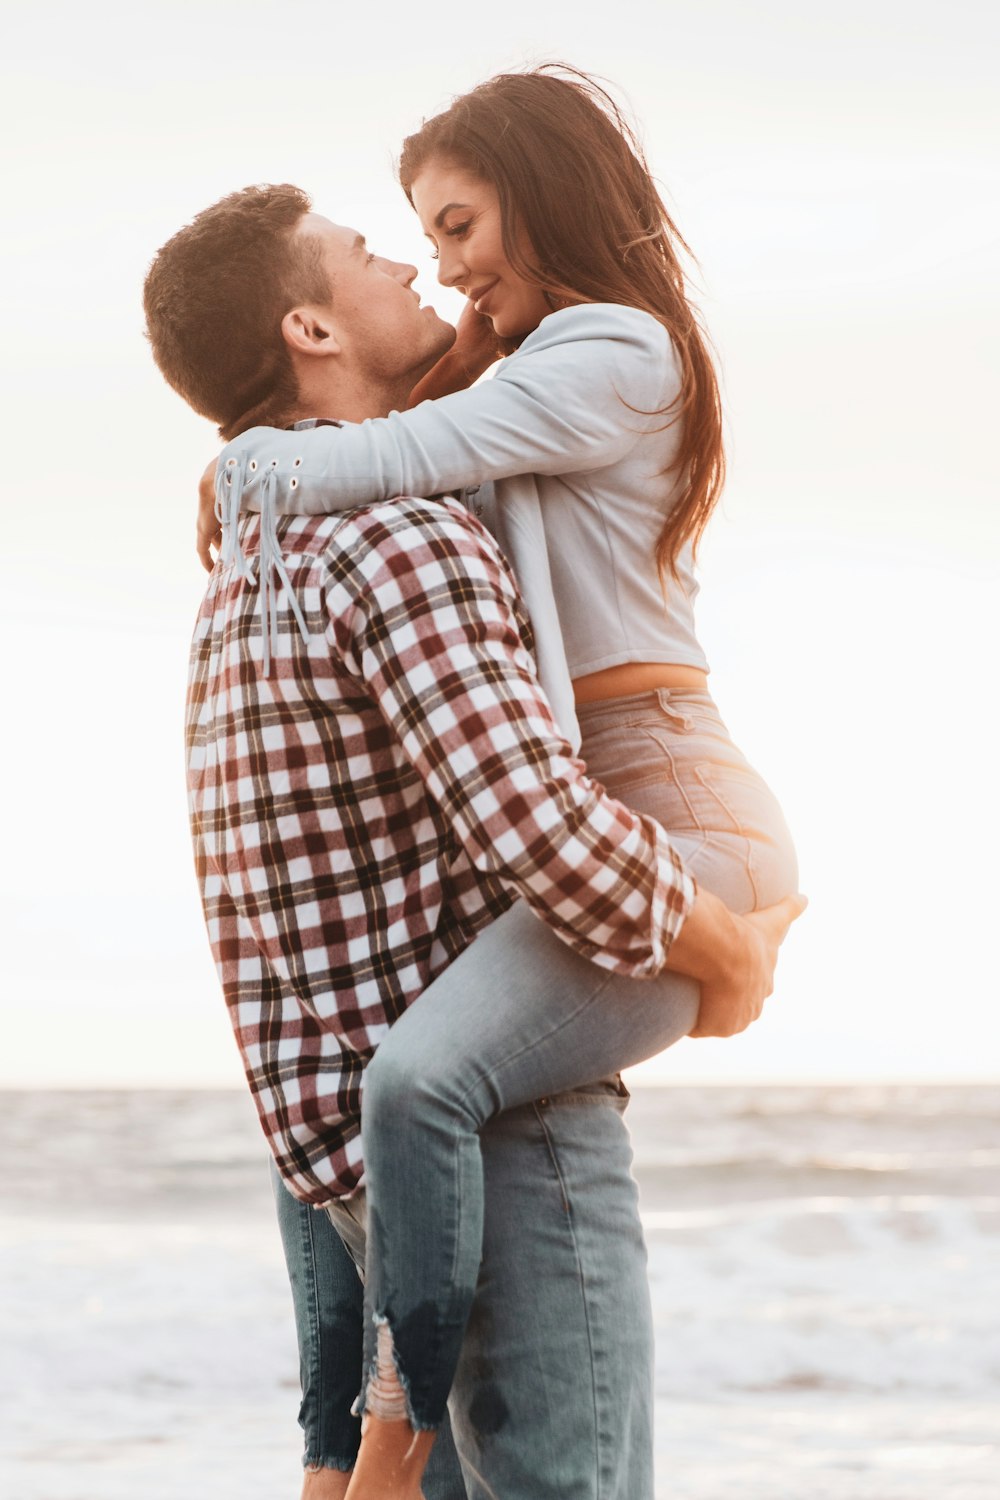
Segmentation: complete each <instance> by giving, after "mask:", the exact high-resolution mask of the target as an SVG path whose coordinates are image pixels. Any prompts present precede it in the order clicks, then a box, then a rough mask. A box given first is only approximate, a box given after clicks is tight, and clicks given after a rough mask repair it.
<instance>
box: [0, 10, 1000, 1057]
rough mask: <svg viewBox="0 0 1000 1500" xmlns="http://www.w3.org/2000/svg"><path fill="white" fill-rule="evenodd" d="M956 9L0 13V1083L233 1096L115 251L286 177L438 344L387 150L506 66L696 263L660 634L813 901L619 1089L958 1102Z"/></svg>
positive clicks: (187, 589) (982, 614) (977, 974)
mask: <svg viewBox="0 0 1000 1500" xmlns="http://www.w3.org/2000/svg"><path fill="white" fill-rule="evenodd" d="M992 9H993V8H989V7H986V6H984V5H982V4H980V3H973V0H957V3H952V4H949V5H947V6H946V5H944V4H943V3H940V4H933V5H931V4H927V3H921V0H909V3H905V4H904V3H901V0H891V3H890V0H867V3H860V0H843V3H841V4H838V5H836V6H830V5H822V6H821V5H818V4H802V3H801V0H799V3H792V0H786V3H779V0H761V3H756V4H755V3H749V4H742V3H736V0H683V3H677V4H641V3H638V0H618V3H616V4H615V5H613V6H600V7H596V6H595V7H589V8H587V7H581V6H580V5H578V4H564V3H555V4H538V3H537V0H536V3H530V4H529V3H525V0H508V3H505V4H504V5H502V6H494V7H490V8H488V9H485V10H484V9H482V8H473V9H472V10H471V11H470V10H469V8H467V7H456V6H444V5H435V4H431V5H425V6H417V5H409V6H407V7H405V9H404V8H402V7H399V8H395V7H393V6H392V5H381V6H370V5H357V4H352V5H343V4H340V3H332V0H327V3H325V4H319V3H313V0H285V3H282V4H276V3H275V4H271V3H263V0H239V3H236V0H233V3H228V0H202V3H187V0H177V3H174V4H162V3H156V0H153V3H149V4H145V5H142V6H134V7H131V8H129V9H125V8H122V7H119V6H118V5H114V6H112V5H109V4H107V3H102V0H97V3H94V4H90V5H86V6H79V5H76V4H73V5H71V4H69V3H66V0H62V3H59V4H44V3H41V4H38V5H37V6H31V7H28V6H26V5H24V6H20V7H16V8H15V7H7V8H6V9H5V14H4V20H3V35H4V46H3V48H2V49H0V50H2V60H0V116H2V118H0V124H2V126H3V130H2V136H0V141H2V145H0V151H2V155H3V163H4V167H3V171H4V191H3V202H4V210H5V212H4V220H5V223H4V230H3V236H2V252H3V256H4V266H3V277H2V285H0V296H2V334H3V349H4V360H3V371H2V377H0V378H2V380H3V413H4V419H5V420H4V428H5V438H4V443H3V476H4V481H5V482H4V522H3V554H4V588H3V593H2V596H0V610H2V623H3V627H4V639H5V642H6V649H5V653H4V656H5V662H6V672H5V687H6V692H5V701H6V712H5V714H4V723H5V728H4V732H3V739H2V743H3V757H4V760H3V776H4V780H3V786H4V793H5V801H6V817H5V830H6V837H5V839H4V845H5V858H4V860H3V864H2V874H0V879H2V882H3V890H2V914H3V922H4V938H3V951H4V960H5V961H4V981H3V1000H2V1004H3V1008H4V1018H3V1030H4V1038H5V1046H4V1049H3V1055H2V1058H0V1084H22V1085H26V1086H37V1085H47V1084H80V1085H90V1084H94V1085H99V1084H117V1083H141V1082H150V1083H185V1082H187V1083H238V1081H239V1076H240V1075H239V1070H238V1067H237V1063H236V1053H235V1047H234V1045H233V1043H232V1040H231V1037H230V1034H229V1030H228V1025H227V1023H226V1020H225V1016H224V1014H223V1009H222V1004H221V999H220V996H219V992H218V987H217V983H216V979H215V975H214V972H213V970H212V967H211V964H210V961H209V957H208V950H207V945H206V942H205V939H204V935H203V932H202V927H201V918H200V911H199V908H198V904H197V899H196V892H195V887H194V881H193V877H192V874H191V869H190V856H189V851H188V845H187V828H186V812H185V801H184V793H183V776H182V769H183V768H182V756H181V717H182V699H183V687H184V676H185V666H186V648H187V640H188V636H189V633H190V628H191V623H192V620H193V617H194V613H195V610H196V607H197V602H198V599H199V597H200V592H201V588H202V578H201V574H200V571H199V569H198V567H197V565H196V562H195V559H194V555H193V551H192V547H191V539H192V534H193V522H194V488H195V482H196V478H197V475H198V474H199V473H200V471H201V469H202V467H203V465H204V464H205V462H206V461H207V459H208V457H209V456H210V455H211V453H212V452H213V451H214V446H215V443H214V436H213V433H212V430H211V428H210V427H209V425H208V424H207V423H205V422H204V421H202V420H201V419H199V418H196V417H195V416H193V415H192V414H191V413H190V412H188V411H187V410H186V408H185V407H184V406H183V405H182V403H181V402H180V401H179V399H178V398H177V397H176V396H174V394H173V393H172V392H170V391H169V390H167V389H166V387H165V386H163V384H162V382H161V381H160V378H159V376H158V374H157V372H156V371H155V369H154V367H153V365H152V361H151V359H150V357H149V353H148V349H147V348H146V346H145V344H144V342H143V339H142V336H141V329H142V315H141V306H140V296H141V283H142V278H143V275H144V272H145V268H146V265H147V264H148V261H149V259H150V258H151V256H152V254H153V252H154V251H155V250H156V248H157V247H158V246H159V244H160V243H161V242H162V241H163V240H164V239H166V238H167V237H168V236H169V235H170V234H171V233H173V231H174V230H175V229H176V228H178V227H179V225H180V224H181V223H183V222H184V221H185V220H186V219H188V218H189V217H190V216H191V215H192V214H193V213H195V212H197V210H198V209H200V208H202V207H204V206H205V205H206V204H208V203H210V202H212V201H213V200H214V199H216V198H218V197H219V196H221V195H222V194H223V193H226V192H229V191H231V190H232V189H234V188H238V187H242V186H244V185H245V184H247V183H249V182H255V181H289V180H290V181H294V182H298V183H300V184H301V185H302V186H303V187H305V188H307V189H308V190H309V191H310V192H311V194H312V195H313V197H314V199H315V202H316V206H317V208H318V209H320V210H321V211H322V212H325V213H327V214H329V215H330V216H331V217H332V218H334V219H336V220H338V221H339V222H341V223H346V224H349V225H352V226H354V227H355V228H357V229H360V230H362V231H363V232H364V233H365V234H367V236H368V238H369V241H370V243H371V244H372V245H373V246H374V247H375V248H376V249H380V250H384V251H386V252H387V253H389V254H391V255H393V256H397V257H400V258H406V259H411V260H414V261H415V262H416V263H417V264H418V265H419V266H420V269H421V278H420V283H419V285H420V289H421V291H422V293H423V295H424V297H425V299H430V300H434V301H435V302H436V303H437V306H438V307H439V309H440V310H441V311H442V312H446V313H449V314H451V315H455V314H456V313H457V305H456V299H455V296H454V295H453V294H449V295H444V294H441V293H440V292H439V293H438V294H437V295H434V289H433V268H432V265H431V263H430V261H429V260H428V258H427V255H426V247H425V246H424V244H423V242H422V239H421V236H420V234H419V231H418V228H417V225H416V222H415V220H414V219H413V217H412V215H411V214H410V211H409V209H408V208H407V207H406V204H405V202H404V201H403V199H402V196H401V194H400V193H399V190H398V188H397V187H396V185H395V183H394V180H393V175H392V162H393V158H394V155H395V153H396V150H397V149H398V145H399V142H400V140H401V139H402V137H403V136H404V135H405V134H406V133H407V132H408V131H410V130H412V129H413V128H415V127H416V126H417V125H418V124H419V122H420V119H421V118H422V117H423V116H425V115H428V114H432V113H434V112H436V111H437V110H438V109H439V108H441V107H442V106H443V105H444V104H446V103H447V101H448V99H449V97H450V96H451V95H453V94H455V93H458V92H461V91H462V90H464V89H466V88H469V87H471V86H472V85H473V84H475V83H477V82H479V81H480V80H481V79H483V78H485V77H487V76H488V75H490V74H491V73H494V72H497V71H500V70H502V69H505V68H510V67H518V66H522V65H524V64H526V63H530V62H537V61H542V60H546V59H562V60H566V61H569V62H571V63H573V64H575V65H577V66H580V67H583V68H586V69H589V70H591V71H594V72H596V73H599V74H601V75H602V76H603V77H604V78H606V79H608V80H610V81H611V83H612V84H613V85H614V87H615V89H616V92H617V94H618V97H619V98H621V99H623V100H624V101H625V103H626V104H627V106H628V107H629V108H630V109H631V110H632V111H633V113H634V114H635V116H637V117H638V119H639V121H640V123H641V126H642V130H643V136H644V139H645V142H646V146H647V150H648V154H649V157H650V159H651V162H652V164H653V168H654V171H655V172H656V173H657V175H658V176H659V178H660V180H661V182H662V183H663V185H664V187H665V191H666V193H667V195H668V197H669V199H670V201H671V203H672V205H673V207H674V209H675V211H676V217H677V220H678V222H679V224H680V226H681V228H682V230H683V231H684V233H685V234H686V236H687V238H688V240H689V241H690V243H691V245H692V247H693V248H694V250H695V253H696V254H697V255H698V257H699V261H700V272H699V281H700V286H701V302H702V306H703V309H704V313H705V316H706V319H707V321H708V324H709V326H710V329H711V332H712V334H713V337H714V340H715V343H716V345H717V347H718V350H719V355H720V360H721V364H722V367H723V371H724V379H725V389H726V400H727V413H728V423H729V428H730V434H731V451H732V456H733V463H732V479H731V483H730V485H729V489H728V492H727V497H726V500H725V503H724V507H723V510H722V513H721V514H720V515H719V517H718V518H717V520H716V521H715V523H714V526H713V531H712V533H711V536H710V541H709V543H708V545H707V547H706V549H705V558H704V569H703V579H704V590H703V594H702V599H701V602H700V621H701V628H702V634H703V637H704V639H705V642H706V645H707V647H708V650H709V653H710V656H711V659H712V661H713V665H714V669H715V670H714V685H715V691H716V695H717V697H718V700H719V702H720V705H721V707H722V709H723V712H724V715H725V716H726V718H727V719H728V721H729V722H730V725H731V727H732V729H733V731H734V734H735V736H736V738H737V740H738V741H739V742H740V743H742V744H743V746H744V748H745V749H746V750H747V751H748V752H749V753H750V755H751V757H752V758H753V759H754V760H755V761H756V762H757V763H758V764H759V765H760V767H761V768H762V769H763V770H764V771H765V772H766V774H767V775H768V777H769V778H770V780H771V781H772V783H773V784H774V786H775V788H776V790H777V791H778V793H779V795H780V796H781V799H782V801H783V802H784V804H785V807H786V811H787V813H788V817H789V820H790V822H791V824H792V827H793V830H794V832H795V834H796V836H797V841H798V844H799V848H800V855H801V863H802V871H803V887H804V889H805V890H806V891H807V892H808V894H809V895H810V897H811V900H812V908H811V910H810V912H809V914H808V917H807V918H806V919H805V920H804V921H803V923H802V924H801V926H800V929H799V930H798V931H797V932H796V934H795V935H794V938H793V939H792V940H791V941H790V944H789V948H788V950H787V952H786V954H785V956H784V960H783V968H782V974H781V983H780V988H779V992H778V994H777V995H776V996H775V998H774V1000H773V1001H772V1003H771V1006H770V1009H769V1014H768V1016H767V1018H766V1019H765V1021H764V1022H762V1023H761V1024H760V1025H759V1026H757V1027H756V1028H754V1030H753V1031H752V1032H751V1033H750V1034H749V1035H747V1036H746V1037H745V1038H741V1039H739V1040H737V1041H734V1042H729V1043H705V1042H701V1043H686V1044H684V1045H683V1046H682V1047H681V1048H679V1049H677V1050H675V1052H673V1053H672V1054H668V1056H667V1057H666V1058H665V1059H664V1060H663V1061H662V1062H661V1063H659V1064H658V1065H657V1068H656V1072H655V1076H657V1077H663V1078H690V1077H693V1076H697V1077H707V1078H717V1079H727V1078H734V1077H738V1078H749V1077H784V1078H799V1077H801V1078H814V1077H823V1076H831V1077H838V1078H851V1077H874V1076H888V1077H924V1076H940V1077H983V1076H989V1075H993V1074H995V1072H996V1067H997V1061H998V1055H1000V1021H998V1014H1000V1011H998V1005H997V1001H998V999H1000V994H998V991H1000V986H998V984H997V979H996V971H995V961H994V954H995V938H994V933H995V929H996V918H995V910H996V898H997V895H998V889H997V888H998V881H997V876H996V850H997V847H998V834H1000V827H998V818H997V793H996V782H997V772H996V759H997V756H996V748H995V747H996V729H997V714H996V710H995V706H994V705H995V697H996V680H997V671H996V648H997V630H996V606H995V600H996V596H997V581H998V580H997V571H998V570H997V559H998V552H1000V548H998V526H997V504H996V490H997V486H996V478H995V471H996V458H995V446H996V445H995V440H993V438H992V436H991V434H992V433H994V432H995V430H996V420H995V407H996V398H997V381H996V376H995V369H996V349H997V335H998V331H1000V329H998V325H1000V318H998V302H1000V296H998V290H997V270H998V255H997V244H998V240H1000V211H998V201H1000V195H998V192H997V188H998V178H1000V173H998V168H997V161H996V154H995V147H996V142H997V139H998V121H997V119H996V115H995V112H994V109H995V106H994V105H993V96H994V94H995V79H996V55H997V54H996V40H997V37H996V30H997V22H996V12H995V10H994V11H993V15H992V18H991V16H990V13H989V12H990V10H992Z"/></svg>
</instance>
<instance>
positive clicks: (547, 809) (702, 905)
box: [341, 503, 790, 1029]
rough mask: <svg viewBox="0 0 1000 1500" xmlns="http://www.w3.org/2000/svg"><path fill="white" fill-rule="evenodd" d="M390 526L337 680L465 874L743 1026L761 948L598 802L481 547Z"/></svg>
mask: <svg viewBox="0 0 1000 1500" xmlns="http://www.w3.org/2000/svg"><path fill="white" fill-rule="evenodd" d="M408 512H412V513H415V514H416V515H417V516H418V517H420V518H421V521H420V524H418V525H414V524H413V516H412V515H409V516H408V514H407V513H408ZM397 513H398V514H399V516H400V524H399V526H398V527H397V528H396V529H394V530H393V531H392V532H391V533H388V532H387V534H386V535H385V536H384V537H383V538H381V539H379V540H378V541H377V553H373V554H372V555H373V557H374V556H376V555H377V564H376V565H374V566H373V569H372V573H371V577H370V582H369V586H368V588H367V590H366V591H365V593H364V595H363V597H362V599H361V601H359V604H358V606H357V607H356V610H355V613H354V618H353V621H352V639H353V662H351V661H349V662H348V665H351V666H353V669H354V670H355V671H356V672H357V673H358V675H359V676H360V677H361V678H362V679H363V680H364V682H365V684H366V686H367V687H368V689H369V691H371V692H372V693H374V695H375V697H376V698H377V700H378V703H379V706H380V708H381V711H382V713H383V715H384V716H385V718H386V720H387V721H388V723H389V724H390V725H391V726H392V728H393V730H394V732H395V734H396V735H397V737H398V739H399V741H400V744H401V745H402V747H403V750H404V752H405V754H406V755H407V757H408V759H409V760H410V762H411V763H412V764H413V766H414V767H415V768H416V770H417V772H418V773H419V775H420V777H421V779H422V780H423V782H424V784H425V785H426V787H427V789H428V792H429V794H430V795H431V797H432V798H433V799H434V800H435V802H436V803H437V804H438V806H439V807H440V808H441V810H442V812H443V814H444V816H445V818H446V819H447V821H448V824H449V826H450V827H451V829H452V830H453V832H454V834H455V836H456V838H457V839H458V840H459V842H460V843H461V844H462V846H463V848H464V849H465V851H466V853H467V854H468V856H469V858H470V859H471V860H472V862H473V864H474V865H475V866H476V867H477V868H478V869H480V870H482V871H484V872H488V873H491V874H494V875H496V876H498V877H499V878H500V879H502V880H503V881H504V882H505V883H507V884H508V885H510V886H512V887H513V888H515V889H516V890H517V891H518V892H519V893H520V894H521V895H522V896H523V897H524V898H525V900H527V901H528V903H529V904H530V905H531V906H532V908H533V909H534V910H535V912H536V913H537V914H538V915H539V916H540V917H541V918H542V919H543V920H544V921H546V922H547V923H548V924H549V925H550V926H551V927H552V928H553V929H554V930H555V932H556V933H557V934H558V935H559V937H560V938H562V940H563V941H564V942H566V943H568V944H569V945H570V946H571V947H573V948H575V949H577V951H579V952H581V953H583V954H584V955H585V956H586V957H587V958H589V959H590V960H591V961H592V962H594V963H596V964H598V965H600V966H601V967H604V968H608V969H612V970H614V971H615V972H617V973H621V974H627V975H631V976H633V977H637V978H638V977H643V976H647V975H652V974H656V973H658V972H659V970H660V969H662V968H663V967H665V966H667V965H668V964H669V966H670V967H677V968H679V969H680V970H681V971H682V972H685V973H690V974H692V975H693V976H694V977H696V978H699V979H701V980H702V981H703V983H704V984H705V985H706V986H708V987H709V989H710V990H711V989H712V987H713V986H714V987H715V989H716V991H718V992H719V993H722V992H723V991H724V990H726V989H727V988H729V989H732V988H733V986H734V985H735V986H736V988H737V989H740V990H741V992H742V989H743V988H745V986H746V983H747V982H749V985H750V987H751V988H752V989H753V991H754V1000H753V1004H755V1005H756V1007H757V1009H758V1010H759V1007H760V1005H761V1004H762V1003H763V993H761V991H764V993H766V992H768V990H769V985H770V970H773V957H772V959H771V962H770V965H768V962H767V952H768V944H767V943H766V942H765V940H764V939H763V938H762V936H761V935H760V934H758V933H757V932H756V931H755V930H754V929H753V928H752V927H750V928H747V927H746V924H745V923H743V922H742V920H741V919H737V918H734V917H733V916H732V914H731V913H729V912H728V911H727V910H726V908H725V907H724V906H723V905H722V903H721V902H718V901H716V900H715V899H714V898H712V897H711V896H709V895H708V894H707V893H703V894H701V895H696V891H695V887H694V883H693V881H692V880H691V879H690V877H689V876H688V874H687V873H686V871H685V869H684V866H683V864H682V862H681V860H680V858H679V857H678V855H677V854H676V852H675V850H674V849H673V847H672V846H671V843H670V840H669V838H668V836H667V835H666V834H665V833H664V831H663V830H662V829H661V828H660V827H659V825H658V824H657V823H655V822H654V821H653V820H652V819H650V818H648V817H645V816H642V815H640V814H636V813H633V812H631V811H630V810H629V809H628V808H626V807H625V806H623V804H622V803H620V802H617V801H615V800H614V799H612V798H610V797H608V796H607V795H606V794H605V793H604V792H603V790H602V789H601V788H599V787H598V786H597V785H596V784H595V783H594V782H592V781H591V780H590V779H589V778H588V777H587V775H586V772H585V769H584V767H583V766H582V765H581V763H580V762H579V761H578V760H576V759H574V757H573V755H572V752H571V750H570V747H569V746H568V744H567V743H566V742H565V740H564V739H563V738H562V736H561V735H560V733H559V730H558V728H557V727H556V724H555V722H554V720H553V718H552V714H551V710H550V708H549V705H548V703H547V702H546V700H545V697H544V695H543V693H542V691H541V688H540V686H539V684H538V679H537V676H536V673H535V668H534V663H533V661H532V658H531V656H530V653H529V651H528V649H527V647H526V645H525V643H524V640H523V637H522V633H521V624H520V622H519V619H518V609H519V605H518V601H517V596H516V591H515V588H514V585H513V580H512V579H511V577H510V574H509V572H508V571H507V569H506V567H505V566H504V564H503V562H502V560H501V558H500V556H499V554H498V552H497V550H496V546H495V543H494V542H493V540H492V538H490V537H489V536H488V534H487V533H485V532H484V531H483V530H482V528H481V527H479V526H478V525H477V524H476V523H475V522H473V521H472V520H471V518H470V517H468V516H467V515H466V514H465V513H464V512H459V511H458V510H457V509H451V508H448V507H444V506H442V507H434V509H433V513H432V514H429V513H428V512H427V511H426V510H424V511H421V510H419V509H418V507H417V506H416V504H415V503H413V504H408V505H403V504H402V503H401V504H400V506H399V510H398V512H397ZM341 623H342V622H341ZM787 920H790V918H787V919H786V920H785V926H787ZM685 932H686V933H687V937H686V939H685V937H684V934H685ZM678 943H679V944H680V946H679V947H677V944H678ZM765 971H766V972H765ZM729 1008H730V1009H732V1006H731V1005H730V1006H729ZM750 1018H752V1017H750ZM748 1019H749V1018H748ZM743 1024H747V1022H746V1021H744V1022H743ZM732 1029H742V1028H741V1027H739V1026H735V1025H734V1026H733V1027H732Z"/></svg>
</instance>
